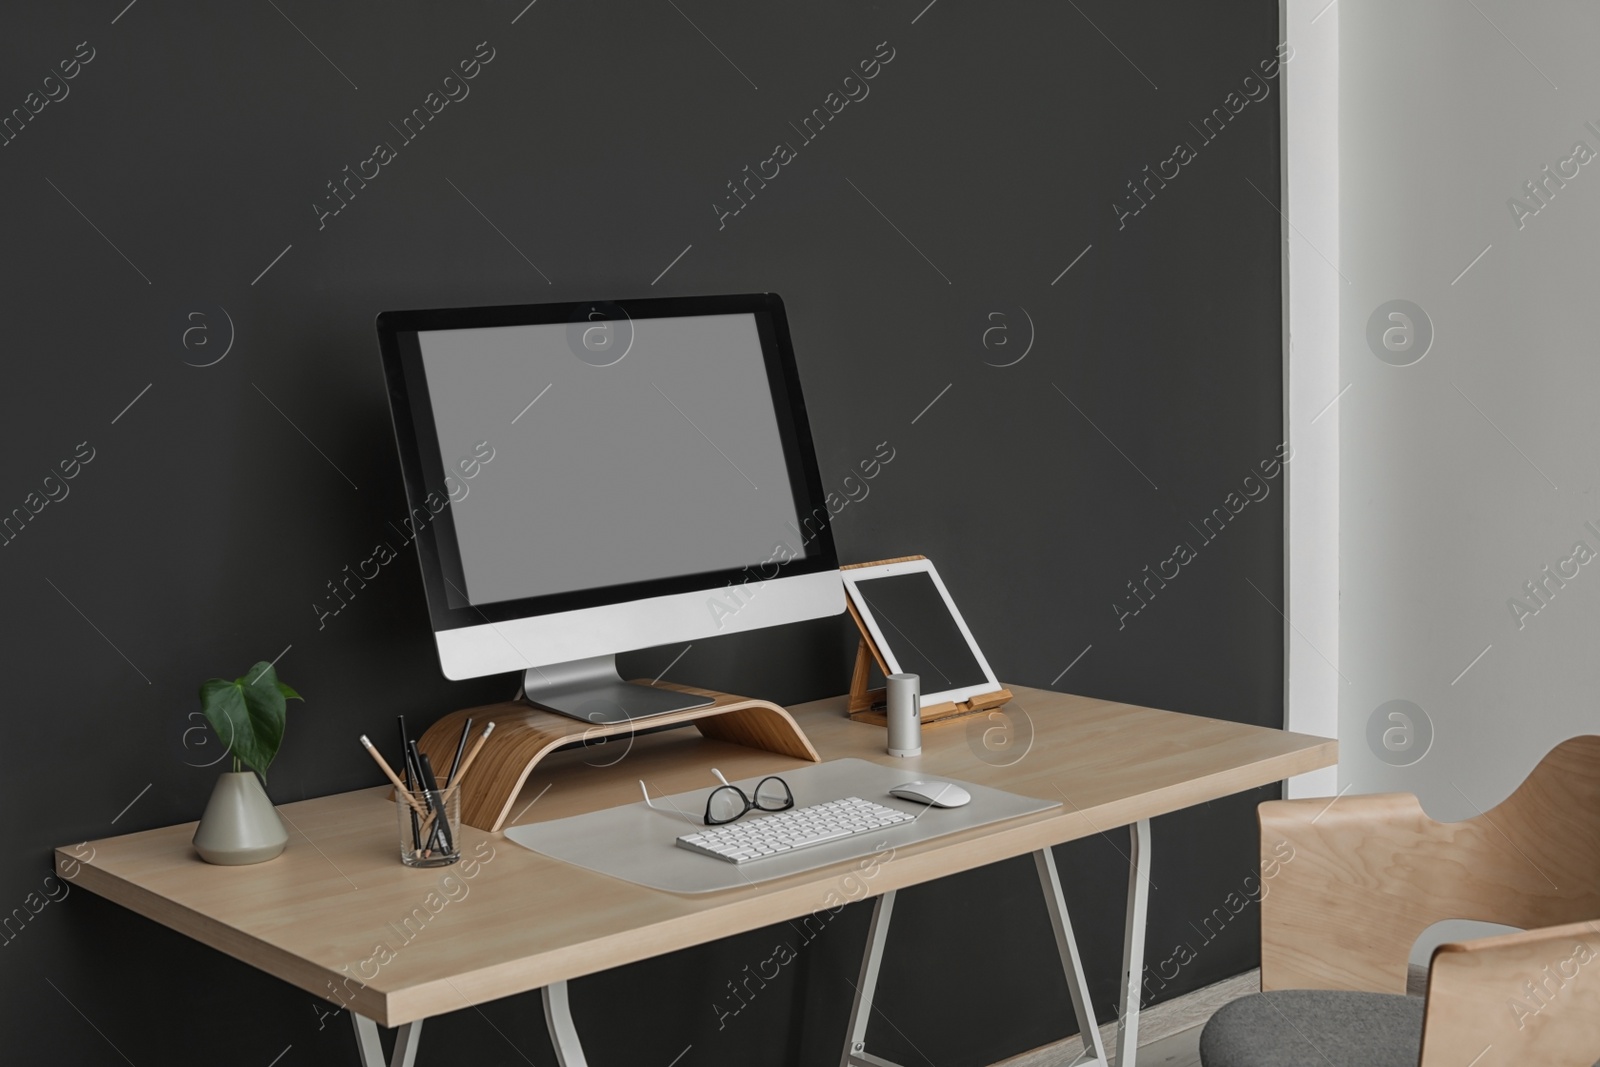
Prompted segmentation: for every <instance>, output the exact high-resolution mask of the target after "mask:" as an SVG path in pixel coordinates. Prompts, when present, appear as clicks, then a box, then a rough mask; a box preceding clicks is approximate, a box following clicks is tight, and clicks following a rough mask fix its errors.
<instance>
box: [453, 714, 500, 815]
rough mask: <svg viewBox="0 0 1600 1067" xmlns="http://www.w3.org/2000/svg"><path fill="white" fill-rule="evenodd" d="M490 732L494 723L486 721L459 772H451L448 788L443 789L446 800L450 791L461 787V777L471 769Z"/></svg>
mask: <svg viewBox="0 0 1600 1067" xmlns="http://www.w3.org/2000/svg"><path fill="white" fill-rule="evenodd" d="M492 733H494V723H492V722H491V723H486V724H485V725H484V727H483V733H481V734H479V735H478V740H477V741H476V742H475V743H474V744H473V746H472V751H471V752H468V753H467V758H466V759H465V760H463V761H462V763H461V770H460V771H459V772H452V773H451V775H450V778H451V783H450V788H449V789H447V790H445V799H446V800H447V801H448V800H449V798H450V795H451V794H452V793H454V792H455V791H456V790H457V789H460V788H461V779H462V778H464V777H465V776H466V773H467V772H468V771H469V770H471V769H472V761H473V760H475V759H477V758H478V753H479V751H481V750H482V748H483V743H484V742H485V741H487V740H489V735H490V734H492Z"/></svg>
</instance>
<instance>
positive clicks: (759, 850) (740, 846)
mask: <svg viewBox="0 0 1600 1067" xmlns="http://www.w3.org/2000/svg"><path fill="white" fill-rule="evenodd" d="M915 818H916V816H915V815H907V814H906V813H905V812H903V811H899V810H897V809H895V808H890V807H886V806H884V805H882V804H874V803H873V802H872V801H870V800H862V799H861V798H860V797H845V798H844V799H843V800H830V801H828V802H827V803H826V804H813V805H811V806H810V807H809V808H794V809H792V810H790V811H780V812H775V813H774V814H771V815H761V816H758V817H755V818H745V819H740V820H739V821H738V822H731V823H728V824H727V825H726V826H708V827H707V828H706V829H704V830H701V831H699V832H697V833H692V834H684V835H683V836H682V837H680V838H678V846H679V847H680V848H686V849H688V850H689V851H690V852H699V853H701V854H702V855H705V856H715V857H716V858H717V859H719V860H727V861H728V862H729V863H744V862H746V861H748V860H758V859H761V858H763V857H765V856H777V855H781V854H783V853H785V852H793V851H794V850H795V849H797V848H809V847H810V846H812V845H820V844H822V843H823V842H825V841H838V840H840V839H841V838H846V837H854V836H855V835H856V834H866V833H871V832H872V831H873V830H881V829H883V828H884V827H886V826H894V825H896V824H897V823H903V822H910V821H911V820H912V819H915Z"/></svg>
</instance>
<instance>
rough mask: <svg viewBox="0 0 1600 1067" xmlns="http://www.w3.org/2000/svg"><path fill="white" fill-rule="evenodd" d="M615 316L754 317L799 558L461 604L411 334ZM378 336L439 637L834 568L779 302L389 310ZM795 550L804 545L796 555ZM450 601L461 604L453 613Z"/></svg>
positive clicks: (456, 554)
mask: <svg viewBox="0 0 1600 1067" xmlns="http://www.w3.org/2000/svg"><path fill="white" fill-rule="evenodd" d="M618 309H620V311H621V312H622V313H623V314H624V315H626V316H627V318H628V319H630V320H641V319H652V318H662V317H682V316H695V315H741V314H750V315H753V316H754V318H755V322H756V327H757V331H758V333H759V335H760V338H761V352H762V358H763V361H764V363H765V366H766V371H767V384H768V388H769V391H770V396H771V399H772V401H773V411H774V414H775V415H776V416H777V420H778V431H779V435H780V437H781V439H782V442H783V450H784V457H785V460H786V464H787V466H788V469H789V475H790V479H789V480H790V486H791V489H792V490H793V491H794V494H795V512H796V515H797V516H798V517H799V519H800V520H801V525H802V526H803V527H804V530H805V532H806V534H808V535H809V536H805V535H801V531H799V530H796V531H795V533H796V535H797V536H796V537H794V538H793V539H789V538H784V539H783V543H785V544H787V545H788V546H789V548H790V549H798V550H799V551H800V554H799V555H796V556H794V557H793V558H789V559H783V558H781V557H782V555H783V554H782V553H778V552H777V547H778V544H779V543H780V542H779V539H778V538H777V537H775V538H774V544H773V546H772V551H773V552H774V553H775V555H776V556H777V557H778V558H772V559H767V560H752V561H750V562H749V563H743V564H740V565H738V566H733V567H728V568H724V569H720V570H715V571H704V572H699V573H695V574H685V575H674V576H666V577H660V578H653V579H646V580H642V581H636V582H625V583H619V584H617V585H610V586H601V587H596V588H590V589H581V590H573V591H568V592H561V593H550V594H544V595H540V596H532V597H523V598H519V599H515V600H503V601H493V602H489V603H484V604H471V603H469V602H468V600H467V594H466V587H465V581H464V580H463V579H462V578H461V577H460V576H461V574H462V570H461V562H460V550H459V546H458V545H457V544H456V539H455V527H454V524H453V523H452V522H451V521H450V517H449V515H448V510H449V507H448V504H446V505H445V506H444V507H441V508H440V509H439V510H438V511H437V512H434V511H432V509H430V508H429V507H428V506H427V500H428V497H429V495H430V494H432V495H433V496H434V498H435V499H438V498H439V497H440V496H441V494H443V493H444V492H445V485H446V483H445V478H446V475H447V474H448V473H450V472H448V471H447V470H446V467H445V460H444V457H443V456H442V455H440V453H439V447H438V435H437V433H436V432H435V428H434V421H433V409H432V406H431V404H430V402H429V395H428V390H427V379H426V375H425V374H424V372H423V366H422V352H421V347H420V344H419V342H418V340H417V334H418V333H419V332H425V331H428V330H456V329H471V328H474V327H491V328H492V327H502V326H530V325H548V324H554V323H569V322H581V321H584V320H586V319H587V318H588V317H589V315H590V313H591V312H599V313H601V314H603V315H605V316H606V317H607V318H608V319H615V317H616V312H617V310H618ZM619 321H620V320H619ZM377 330H378V339H379V350H380V353H381V355H382V359H383V368H384V376H385V380H386V383H387V386H388V394H389V408H390V413H391V415H392V417H393V423H394V431H395V442H396V446H397V448H398V451H399V455H400V468H401V474H402V478H403V480H404V483H405V493H406V499H407V502H408V505H409V508H410V511H409V518H408V521H409V520H412V519H415V518H416V515H417V511H418V509H419V508H420V509H421V510H422V511H423V513H424V514H426V515H427V516H428V517H429V521H426V522H411V523H410V525H408V527H407V529H408V531H409V532H410V533H411V534H412V539H413V541H414V543H415V545H416V548H417V553H418V558H419V561H420V563H421V569H422V578H423V587H424V590H425V593H426V596H427V603H428V613H429V617H430V619H431V622H432V625H433V629H434V631H435V632H436V633H442V632H445V631H448V630H455V629H462V628H465V627H470V626H478V625H482V624H483V623H486V622H487V623H498V622H507V621H512V620H517V619H526V618H533V617H538V616H543V615H553V614H559V613H562V612H569V611H576V610H580V609H583V608H591V607H603V606H608V605H616V604H626V603H629V602H632V601H639V600H647V599H650V598H654V597H662V596H669V595H672V594H677V593H693V592H700V591H716V590H720V589H723V588H724V587H726V586H728V585H730V584H731V585H733V586H735V587H743V586H745V585H746V584H747V583H752V582H753V583H755V584H760V583H761V582H763V581H770V580H775V579H779V578H786V577H794V576H799V575H806V574H815V573H819V572H823V571H830V570H837V569H838V565H839V564H838V557H837V554H836V552H835V549H834V543H833V531H832V526H831V517H832V516H831V512H830V511H829V508H828V504H827V494H826V492H825V491H824V489H823V486H822V477H821V474H820V473H819V471H818V469H817V463H816V454H815V450H814V448H813V444H812V438H811V427H810V421H809V419H808V418H807V416H806V408H805V399H804V396H803V394H802V393H801V390H800V376H799V372H798V370H797V368H796V366H795V359H794V348H793V345H792V344H791V342H790V338H789V325H788V318H787V316H786V315H785V313H784V306H783V301H782V300H781V299H780V298H779V297H778V296H777V294H775V293H748V294H738V295H729V296H692V297H652V298H644V299H623V300H606V301H561V302H556V303H543V304H520V305H501V306H487V307H464V308H434V309H428V310H413V311H386V312H383V313H382V314H380V315H379V316H378V317H377ZM573 358H575V359H576V358H577V356H576V355H575V356H574V357H573ZM491 445H492V440H491ZM445 499H448V497H447V496H446V497H445ZM819 516H820V517H821V519H822V521H821V522H820V523H817V522H815V521H814V520H815V519H816V518H817V517H819ZM808 520H812V521H808ZM794 541H799V542H800V543H799V544H798V545H797V544H795V543H794ZM447 579H449V584H450V585H453V586H454V587H455V591H456V593H457V596H456V597H453V598H452V597H451V596H450V595H449V594H450V589H449V588H448V587H447ZM452 600H456V601H458V603H457V604H452V603H451V601H452Z"/></svg>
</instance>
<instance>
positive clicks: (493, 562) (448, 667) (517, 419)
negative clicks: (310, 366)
mask: <svg viewBox="0 0 1600 1067" xmlns="http://www.w3.org/2000/svg"><path fill="white" fill-rule="evenodd" d="M377 325H378V335H379V341H380V348H381V350H382V355H383V363H384V371H385V376H386V380H387V383H388V390H389V401H390V411H391V414H392V415H393V418H394V427H395V436H396V439H397V443H398V445H399V452H400V463H401V470H402V473H403V476H404V480H405V489H406V497H407V501H408V505H409V509H410V513H409V519H408V526H409V527H410V529H411V532H412V534H413V536H414V540H415V543H416V546H417V551H418V556H419V559H420V561H421V565H422V576H423V584H424V587H425V589H426V594H427V601H428V611H429V614H430V616H431V619H432V623H433V630H434V637H435V640H436V642H437V645H438V650H439V661H440V664H441V666H442V667H443V670H444V673H445V675H446V676H447V677H449V678H452V679H465V678H476V677H481V676H484V675H490V674H498V673H502V672H508V671H522V672H524V679H523V690H524V695H525V696H526V698H527V699H528V700H529V701H530V702H531V703H533V704H535V705H537V706H539V707H543V708H548V709H550V710H552V711H557V712H561V713H563V714H566V715H570V716H573V717H575V718H579V719H584V720H588V721H593V722H600V723H614V722H619V721H623V720H625V719H636V718H642V717H647V716H651V715H659V714H664V713H666V712H670V711H675V710H680V709H685V708H693V707H698V706H702V705H704V704H707V703H710V701H709V699H708V698H705V697H701V696H698V695H694V694H684V693H679V692H675V691H672V690H668V689H663V688H656V687H650V686H643V685H635V684H630V683H626V682H624V681H623V680H622V679H621V677H620V676H619V675H618V674H617V671H616V666H615V655H616V654H617V653H619V652H625V651H629V650H633V649H640V648H645V647H650V646H655V645H664V644H669V643H674V642H679V641H695V640H699V639H702V638H706V637H711V636H713V635H716V634H723V633H733V632H736V631H740V630H750V629H755V628H758V627H765V626H775V625H778V624H781V623H788V622H797V621H801V620H804V619H811V618H817V617H820V616H826V615H833V614H837V613H839V612H841V611H843V610H844V592H843V586H842V584H841V580H840V575H839V568H838V560H837V558H836V556H835V554H834V545H833V535H832V531H831V530H830V528H829V526H828V522H827V518H828V507H827V503H826V495H825V494H824V492H823V489H822V483H821V479H820V477H819V475H818V473H817V463H816V456H815V454H814V452H813V449H812V443H811V431H810V428H809V426H808V424H807V421H806V411H805V403H804V401H803V399H802V397H801V393H800V382H799V377H798V375H797V374H796V370H795V361H794V353H793V351H792V349H791V346H790V342H789V330H788V324H787V322H786V320H785V317H784V309H783V302H782V301H781V300H780V299H779V298H778V297H777V296H775V295H772V294H755V295H746V296H718V297H693V298H676V299H651V300H625V301H621V302H619V303H557V304H532V305H525V306H516V307H486V308H456V309H445V310H434V311H402V312H385V313H384V314H382V315H380V316H379V317H378V323H377Z"/></svg>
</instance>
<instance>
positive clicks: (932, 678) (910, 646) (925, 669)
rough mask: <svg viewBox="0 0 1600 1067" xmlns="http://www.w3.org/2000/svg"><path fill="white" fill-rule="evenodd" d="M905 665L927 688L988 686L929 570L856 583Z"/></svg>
mask: <svg viewBox="0 0 1600 1067" xmlns="http://www.w3.org/2000/svg"><path fill="white" fill-rule="evenodd" d="M856 590H857V592H858V593H859V594H860V596H861V598H862V599H863V600H865V601H866V603H867V608H868V610H870V611H871V612H872V616H873V618H874V619H876V620H877V623H878V629H879V630H880V631H881V632H882V633H883V638H884V641H885V642H887V643H888V645H889V648H890V649H891V650H893V653H894V659H895V661H896V662H897V663H899V665H900V669H901V670H902V671H905V672H907V673H910V674H915V675H918V676H919V677H920V678H921V679H922V692H923V693H924V694H928V693H941V692H944V691H945V690H948V689H961V688H965V687H967V686H976V685H987V684H989V678H988V677H987V676H986V675H985V674H984V673H983V665H982V664H980V663H979V662H978V658H977V657H976V656H974V655H973V654H972V647H971V646H970V645H968V644H967V639H966V638H965V637H964V636H962V633H961V628H960V627H958V626H957V625H956V620H955V619H954V617H952V616H951V614H950V608H949V606H948V605H946V604H945V601H944V597H942V596H940V595H939V587H938V586H936V585H934V584H933V578H932V576H930V575H929V574H928V572H927V571H913V572H911V573H909V574H891V575H886V576H884V577H881V578H866V579H862V580H860V581H858V582H856Z"/></svg>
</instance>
